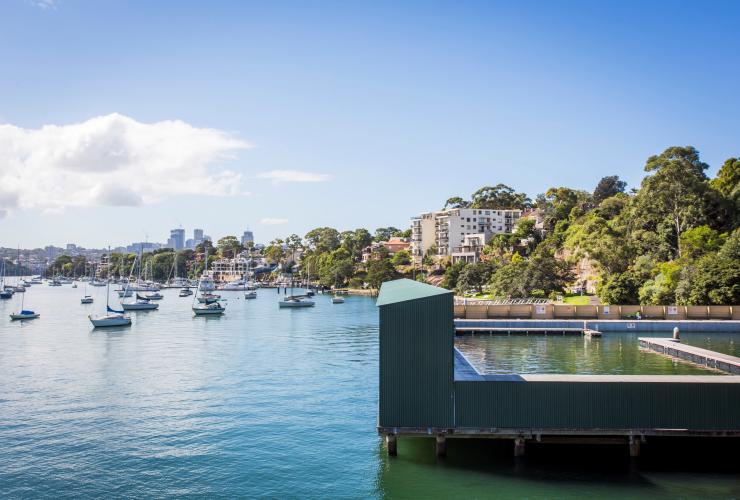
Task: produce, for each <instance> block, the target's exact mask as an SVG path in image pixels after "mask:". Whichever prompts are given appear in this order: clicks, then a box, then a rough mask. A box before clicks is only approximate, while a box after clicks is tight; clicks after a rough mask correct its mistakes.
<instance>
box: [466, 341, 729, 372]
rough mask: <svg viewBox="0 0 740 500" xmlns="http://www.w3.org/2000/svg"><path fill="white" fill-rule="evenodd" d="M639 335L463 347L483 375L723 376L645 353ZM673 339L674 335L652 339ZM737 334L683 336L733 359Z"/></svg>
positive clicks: (483, 344)
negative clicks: (731, 356)
mask: <svg viewBox="0 0 740 500" xmlns="http://www.w3.org/2000/svg"><path fill="white" fill-rule="evenodd" d="M641 336H642V337H644V336H646V335H645V334H638V333H635V332H619V333H616V332H615V333H605V334H603V336H602V337H600V338H593V339H587V338H584V337H583V336H581V335H501V334H494V335H491V334H482V335H480V334H478V335H464V336H460V337H457V338H456V339H455V345H456V346H457V348H458V349H459V350H460V351H461V352H462V353H463V354H465V356H466V357H467V358H468V360H470V362H471V363H472V364H473V365H474V366H475V367H476V368H477V369H478V371H479V372H481V373H487V374H505V373H522V374H524V373H552V374H554V373H558V374H560V373H564V374H583V375H607V374H608V375H721V374H722V372H719V371H715V370H709V369H705V368H701V367H699V366H697V365H694V364H691V363H687V362H685V361H681V360H676V359H672V358H669V357H667V356H663V355H660V354H657V353H654V352H651V351H649V350H646V349H640V346H639V342H638V340H637V339H638V337H641ZM650 336H651V337H670V336H671V334H670V333H664V334H650ZM734 336H736V334H735V335H733V334H727V333H725V334H716V333H712V334H709V333H682V334H681V341H682V342H684V343H686V344H690V345H695V346H698V347H703V348H705V349H713V350H716V351H718V352H727V353H728V354H733V349H734V345H735V341H734V340H733V337H734Z"/></svg>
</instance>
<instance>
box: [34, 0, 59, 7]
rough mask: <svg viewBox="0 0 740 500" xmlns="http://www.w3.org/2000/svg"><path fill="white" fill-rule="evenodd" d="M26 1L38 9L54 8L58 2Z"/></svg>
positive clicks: (48, 0) (53, 0)
mask: <svg viewBox="0 0 740 500" xmlns="http://www.w3.org/2000/svg"><path fill="white" fill-rule="evenodd" d="M28 3H30V4H31V5H33V6H34V7H38V8H40V9H56V8H57V4H58V3H59V2H58V1H57V0H28Z"/></svg>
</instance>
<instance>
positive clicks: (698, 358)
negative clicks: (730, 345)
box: [639, 337, 740, 375]
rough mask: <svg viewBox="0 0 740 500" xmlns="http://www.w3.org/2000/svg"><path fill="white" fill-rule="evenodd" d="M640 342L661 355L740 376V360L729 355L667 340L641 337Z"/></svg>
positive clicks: (641, 345)
mask: <svg viewBox="0 0 740 500" xmlns="http://www.w3.org/2000/svg"><path fill="white" fill-rule="evenodd" d="M639 342H640V347H643V348H645V349H649V350H651V351H653V352H657V353H659V354H664V355H666V356H671V357H673V358H678V359H682V360H684V361H689V362H691V363H694V364H697V365H701V366H704V367H707V368H714V369H716V370H721V371H723V372H727V373H732V374H735V375H740V358H737V357H735V356H730V355H729V354H723V353H721V352H715V351H710V350H708V349H702V348H701V347H694V346H690V345H686V344H682V343H681V342H679V341H675V340H673V339H667V338H647V337H641V338H640V339H639Z"/></svg>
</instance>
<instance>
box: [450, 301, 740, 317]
mask: <svg viewBox="0 0 740 500" xmlns="http://www.w3.org/2000/svg"><path fill="white" fill-rule="evenodd" d="M638 317H639V318H641V319H658V320H682V319H692V320H697V319H711V320H723V319H724V320H740V306H737V305H732V306H675V305H666V306H640V305H572V304H547V303H518V302H515V301H512V302H511V303H501V302H500V301H486V300H480V299H465V298H462V297H456V298H455V318H460V319H463V318H464V319H504V318H505V319H638Z"/></svg>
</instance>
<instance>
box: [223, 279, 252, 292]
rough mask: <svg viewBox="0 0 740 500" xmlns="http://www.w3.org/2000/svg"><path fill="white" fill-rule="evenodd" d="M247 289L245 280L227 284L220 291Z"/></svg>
mask: <svg viewBox="0 0 740 500" xmlns="http://www.w3.org/2000/svg"><path fill="white" fill-rule="evenodd" d="M245 288H246V285H245V284H244V280H234V281H230V282H228V283H226V284H225V285H222V286H220V287H218V289H219V290H226V291H241V290H244V289H245Z"/></svg>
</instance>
